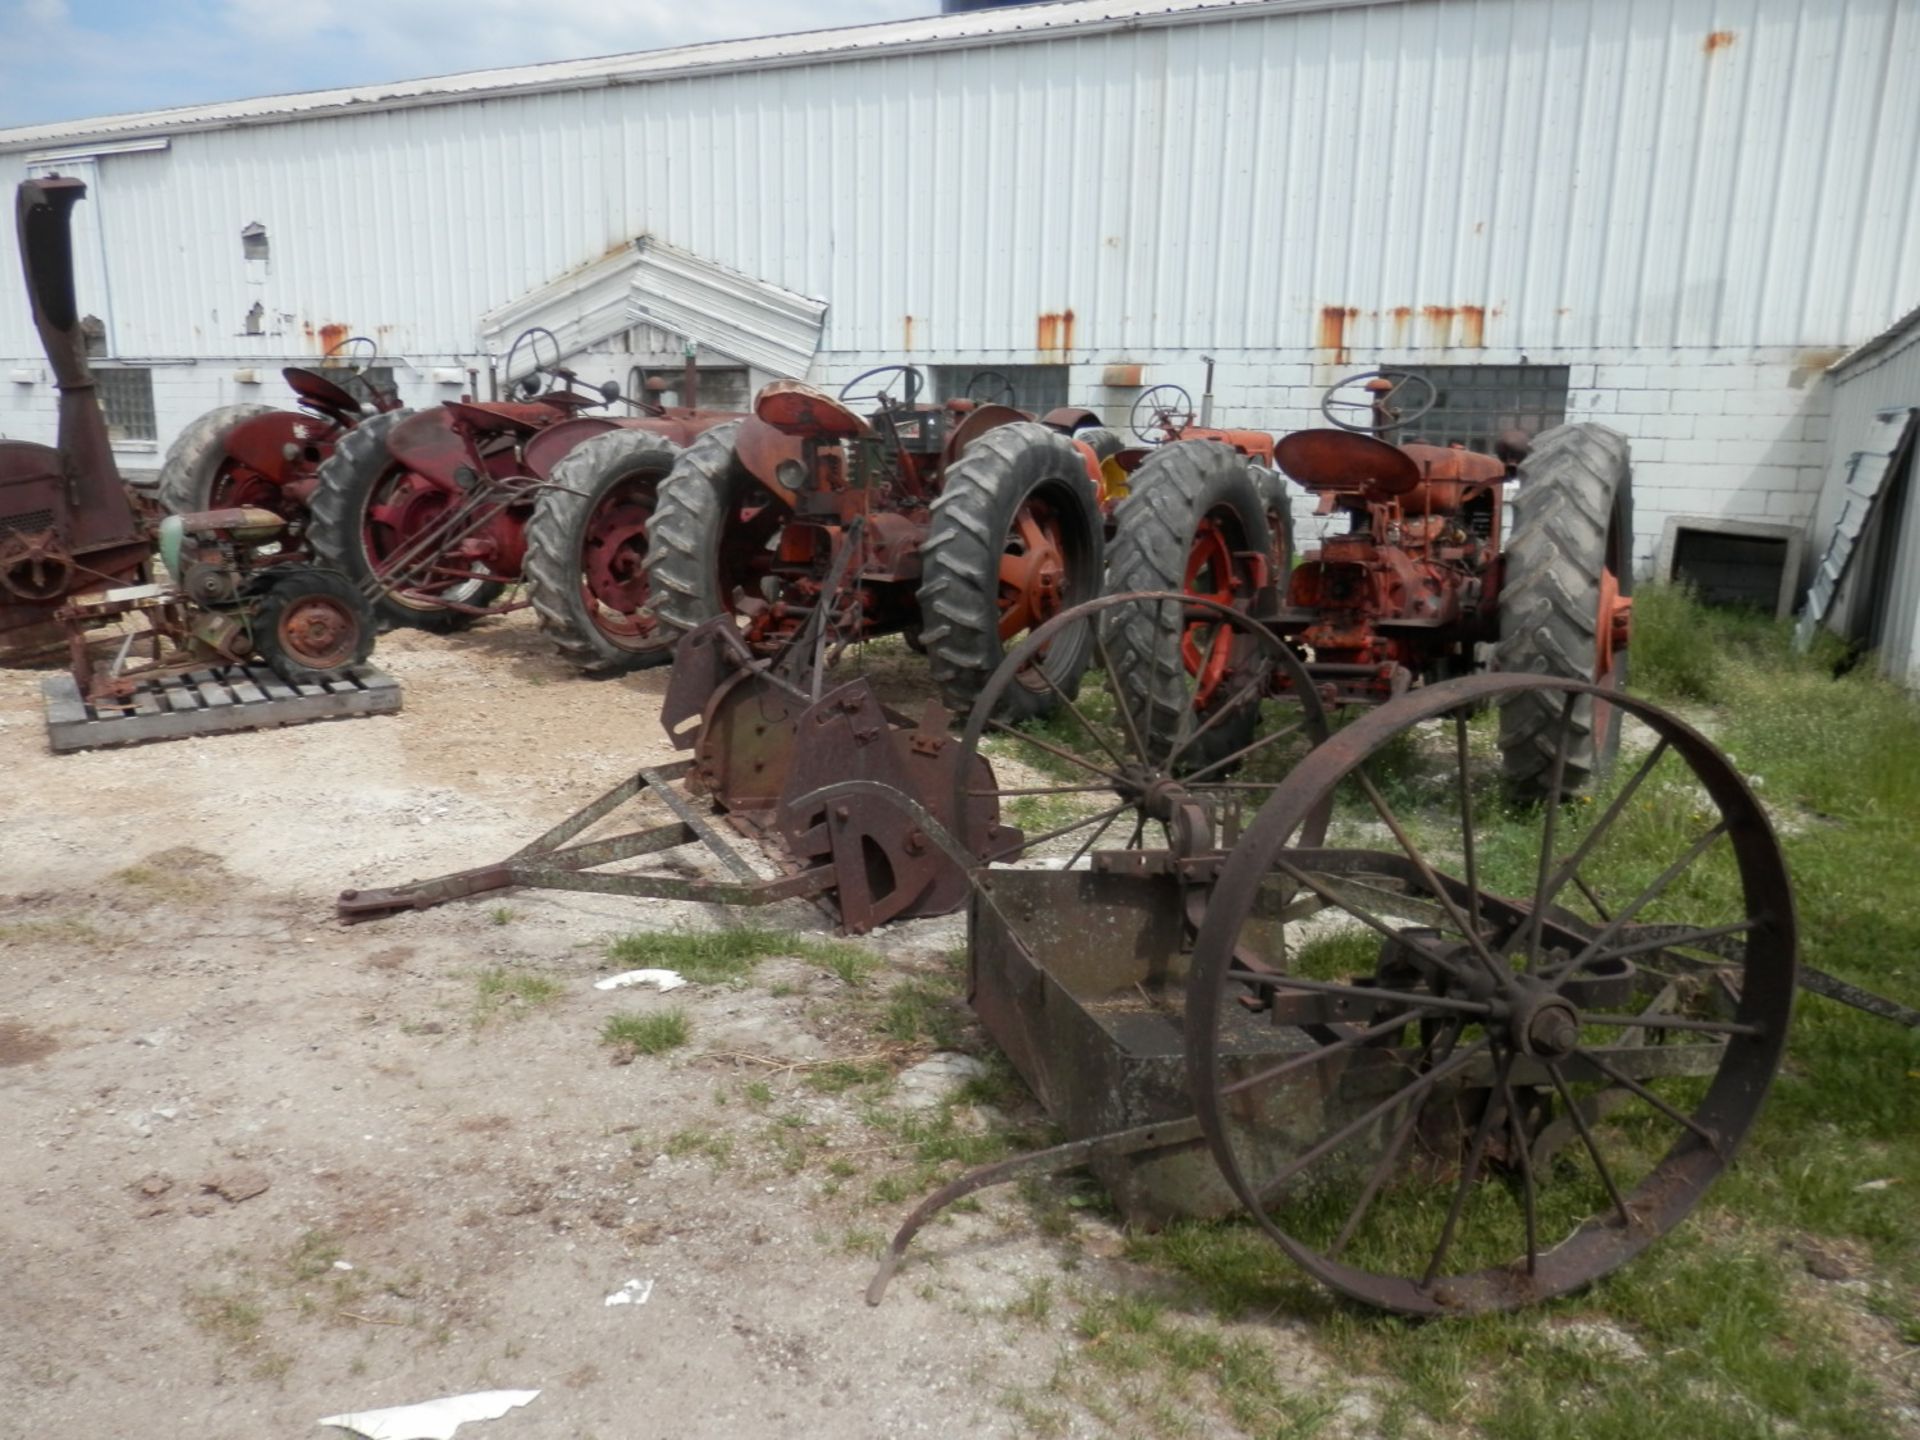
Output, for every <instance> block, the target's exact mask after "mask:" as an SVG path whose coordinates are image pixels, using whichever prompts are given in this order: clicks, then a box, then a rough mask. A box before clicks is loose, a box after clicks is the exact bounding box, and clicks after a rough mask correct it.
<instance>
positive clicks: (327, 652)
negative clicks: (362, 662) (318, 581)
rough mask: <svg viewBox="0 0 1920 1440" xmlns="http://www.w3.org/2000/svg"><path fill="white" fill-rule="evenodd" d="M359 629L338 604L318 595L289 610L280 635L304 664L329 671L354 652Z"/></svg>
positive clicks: (281, 622) (299, 602) (281, 625)
mask: <svg viewBox="0 0 1920 1440" xmlns="http://www.w3.org/2000/svg"><path fill="white" fill-rule="evenodd" d="M356 628H357V627H356V626H355V624H354V620H353V617H352V616H350V615H348V614H347V613H346V611H345V610H343V609H342V608H341V607H340V605H339V604H338V603H337V602H335V601H333V600H329V599H326V598H324V597H320V596H315V597H312V598H309V599H305V600H300V601H297V602H295V603H294V604H293V605H290V606H288V607H287V611H286V614H285V615H284V616H283V617H282V618H281V621H280V636H281V639H282V640H283V641H284V642H285V643H286V647H287V649H288V650H290V651H291V652H292V653H293V654H295V655H297V656H299V657H300V659H301V661H302V662H303V663H305V664H307V665H309V666H311V667H312V668H313V669H315V670H328V669H331V668H333V667H334V666H335V665H338V664H340V663H341V661H342V659H344V657H345V656H346V655H347V654H348V653H350V652H351V651H352V648H353V640H354V633H355V630H356Z"/></svg>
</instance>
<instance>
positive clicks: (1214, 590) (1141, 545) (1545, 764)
mask: <svg viewBox="0 0 1920 1440" xmlns="http://www.w3.org/2000/svg"><path fill="white" fill-rule="evenodd" d="M1356 387H1360V394H1362V395H1364V396H1365V398H1364V399H1361V398H1354V397H1353V393H1352V392H1353V391H1354V390H1355V388H1356ZM1436 399H1437V392H1436V391H1435V389H1434V387H1433V386H1432V384H1431V382H1429V381H1428V380H1426V379H1425V377H1423V376H1420V375H1418V374H1414V373H1412V372H1407V371H1369V372H1366V373H1364V374H1360V375H1355V376H1350V377H1348V378H1347V379H1345V380H1342V381H1341V382H1339V383H1338V384H1337V385H1335V386H1333V387H1332V388H1331V389H1329V391H1328V392H1327V394H1326V396H1325V397H1324V399H1323V401H1322V410H1323V412H1324V413H1325V414H1326V416H1327V418H1328V419H1329V420H1331V421H1332V422H1333V425H1334V427H1335V428H1328V429H1317V430H1303V431H1300V432H1297V433H1295V434H1292V435H1289V436H1287V437H1286V438H1285V439H1284V440H1282V441H1280V442H1279V444H1278V445H1277V446H1275V447H1274V452H1273V454H1274V460H1275V461H1276V462H1277V464H1278V466H1279V468H1280V469H1281V470H1282V471H1284V472H1285V473H1286V475H1287V476H1288V477H1289V478H1291V479H1292V480H1293V481H1295V482H1296V483H1298V484H1299V485H1301V486H1302V487H1303V488H1305V489H1306V490H1308V491H1309V492H1311V493H1312V494H1314V495H1315V496H1317V497H1318V501H1319V504H1318V508H1317V511H1316V513H1317V514H1318V515H1321V516H1325V517H1329V518H1330V519H1335V520H1338V521H1344V528H1342V529H1337V530H1334V531H1332V532H1330V533H1328V534H1327V535H1326V536H1325V537H1324V538H1323V540H1322V541H1321V544H1320V546H1319V548H1317V549H1314V550H1310V551H1308V552H1307V554H1306V555H1305V557H1304V558H1303V559H1302V560H1301V562H1300V563H1299V564H1298V565H1296V566H1294V567H1293V568H1292V571H1291V573H1290V574H1287V573H1285V572H1276V570H1275V568H1274V567H1273V566H1272V565H1271V563H1270V558H1271V554H1272V546H1271V540H1270V534H1269V533H1268V532H1267V526H1266V523H1265V511H1266V507H1265V505H1264V504H1263V503H1262V498H1261V497H1260V495H1259V494H1258V493H1257V490H1256V487H1255V485H1254V484H1253V482H1252V480H1251V478H1250V476H1249V472H1248V464H1247V456H1246V455H1245V454H1244V453H1243V452H1242V451H1241V450H1239V449H1236V448H1234V447H1233V446H1231V445H1230V444H1228V443H1226V442H1224V441H1222V440H1217V439H1193V438H1187V439H1182V440H1179V441H1176V442H1174V443H1172V444H1168V445H1164V446H1162V447H1160V448H1159V449H1157V450H1156V451H1155V452H1154V453H1153V454H1152V456H1151V457H1150V458H1149V459H1148V460H1147V461H1146V462H1145V463H1144V464H1142V465H1141V466H1140V468H1139V470H1138V471H1137V472H1136V474H1135V476H1134V481H1133V488H1132V494H1131V496H1130V497H1129V499H1128V500H1127V501H1126V502H1125V503H1124V504H1123V505H1122V506H1121V508H1120V510H1119V512H1118V514H1117V517H1116V518H1117V526H1116V534H1115V537H1114V542H1113V547H1112V561H1111V564H1110V566H1109V577H1108V583H1109V588H1110V589H1113V590H1116V591H1127V590H1166V589H1184V590H1186V591H1188V592H1189V593H1195V594H1200V595H1204V596H1207V597H1208V598H1210V599H1215V600H1218V601H1221V602H1222V603H1227V604H1230V605H1232V606H1233V607H1234V608H1236V609H1239V610H1242V611H1244V612H1245V613H1248V614H1250V615H1252V616H1253V617H1254V618H1256V619H1258V620H1260V621H1261V622H1263V623H1264V624H1266V625H1267V626H1268V627H1270V628H1271V629H1272V630H1274V631H1276V632H1277V633H1279V634H1280V635H1282V636H1284V637H1285V638H1286V639H1287V640H1288V641H1289V642H1290V643H1291V644H1292V645H1293V647H1294V648H1295V649H1296V650H1297V651H1298V652H1299V653H1300V654H1301V655H1302V657H1303V658H1304V659H1305V660H1306V662H1307V664H1306V669H1307V674H1308V675H1309V677H1310V678H1311V679H1312V681H1313V682H1314V684H1315V687H1316V689H1317V690H1318V692H1319V694H1320V697H1321V699H1322V700H1323V701H1324V702H1325V703H1327V704H1330V705H1353V704H1360V705H1372V704H1378V703H1380V702H1381V701H1384V700H1387V699H1389V698H1391V697H1392V696H1395V695H1398V694H1400V693H1402V692H1403V691H1405V690H1406V689H1408V688H1409V687H1410V686H1413V685H1418V684H1425V683H1429V682H1431V681H1436V680H1440V679H1444V678H1447V677H1450V676H1454V675H1462V674H1466V673H1469V672H1470V671H1473V670H1475V669H1476V668H1481V667H1483V666H1484V665H1486V664H1487V663H1488V657H1489V655H1490V656H1491V663H1492V666H1493V667H1494V668H1497V669H1499V670H1503V671H1520V672H1528V673H1538V674H1547V675H1554V676H1559V677H1561V678H1565V679H1574V680H1583V681H1589V682H1592V683H1597V684H1599V685H1601V686H1603V687H1607V688H1618V687H1619V686H1620V685H1621V684H1622V683H1623V682H1624V679H1625V674H1626V654H1625V651H1626V645H1627V637H1628V632H1629V629H1630V624H1631V614H1632V601H1631V599H1630V598H1629V592H1630V590H1631V585H1632V569H1631V558H1632V543H1633V512H1632V503H1633V502H1632V479H1631V472H1630V468H1629V459H1628V449H1627V442H1626V439H1625V437H1624V436H1621V435H1619V434H1617V433H1616V432H1614V431H1611V430H1608V429H1605V428H1604V427H1602V426H1598V425H1563V426H1560V427H1559V428H1557V429H1554V430H1550V431H1548V432H1547V433H1545V434H1544V435H1541V436H1540V437H1538V439H1537V440H1534V441H1532V442H1529V441H1528V440H1527V437H1525V436H1524V435H1521V434H1509V435H1506V436H1503V437H1502V438H1501V441H1500V444H1499V446H1498V447H1497V448H1498V450H1499V453H1498V454H1497V455H1484V454H1479V453H1476V452H1473V451H1469V450H1466V449H1464V448H1463V447H1461V446H1458V445H1448V446H1438V445H1428V444H1422V443H1419V442H1417V441H1412V440H1403V441H1396V442H1392V443H1390V442H1389V441H1388V440H1386V439H1384V438H1382V437H1383V436H1385V435H1388V434H1392V433H1395V432H1404V431H1406V430H1407V429H1408V427H1410V426H1413V425H1414V424H1415V423H1416V422H1417V421H1418V420H1419V419H1420V417H1421V416H1423V415H1425V414H1426V413H1427V412H1428V411H1429V410H1431V409H1432V408H1433V405H1434V403H1435V400H1436ZM1356 412H1358V413H1360V414H1361V415H1363V416H1364V418H1363V419H1354V418H1352V417H1353V415H1354V414H1355V413H1356ZM1510 483H1512V484H1514V485H1515V488H1516V490H1517V493H1516V494H1515V495H1514V497H1513V504H1514V511H1515V516H1516V523H1515V527H1514V534H1513V536H1512V538H1511V540H1509V541H1506V542H1505V543H1504V544H1503V518H1502V508H1503V502H1504V501H1505V500H1506V498H1507V495H1508V486H1509V484H1510ZM1282 581H1284V583H1281V582H1282ZM1107 640H1108V645H1109V647H1110V649H1111V650H1112V652H1113V655H1114V659H1115V661H1116V663H1117V664H1118V665H1119V666H1120V667H1121V668H1122V670H1123V673H1124V675H1125V677H1126V679H1125V681H1124V683H1125V684H1126V685H1127V686H1129V687H1130V688H1131V690H1132V693H1133V694H1134V697H1135V702H1136V704H1137V706H1138V707H1139V711H1140V714H1141V715H1142V716H1143V717H1145V722H1146V723H1147V724H1149V725H1150V726H1152V727H1154V728H1156V729H1159V728H1163V727H1164V725H1165V723H1166V722H1165V721H1164V719H1163V718H1162V717H1160V716H1159V714H1158V710H1159V708H1160V707H1159V706H1158V702H1157V691H1156V686H1157V685H1158V684H1160V683H1161V681H1162V680H1164V679H1165V676H1166V673H1167V667H1169V666H1173V665H1178V666H1179V667H1180V668H1181V669H1182V670H1183V671H1184V672H1185V674H1186V675H1187V676H1198V677H1200V678H1201V682H1202V683H1201V691H1202V706H1201V709H1202V711H1203V712H1204V710H1205V701H1206V697H1208V696H1211V695H1213V694H1218V695H1221V696H1227V695H1236V696H1237V695H1240V694H1242V693H1244V686H1242V687H1240V688H1239V689H1235V688H1234V687H1232V686H1231V685H1230V683H1229V682H1230V680H1231V679H1232V677H1233V676H1234V675H1235V674H1236V673H1237V672H1236V666H1237V665H1238V664H1239V658H1238V656H1237V653H1236V651H1235V649H1234V642H1233V639H1232V636H1231V635H1230V634H1229V633H1228V632H1227V631H1226V630H1224V629H1223V628H1222V627H1220V626H1218V625H1217V624H1214V623H1211V622H1209V621H1208V620H1207V619H1206V618H1205V617H1204V616H1202V615H1199V614H1195V615H1193V616H1189V617H1186V618H1185V619H1182V618H1180V617H1165V618H1163V620H1162V621H1161V622H1160V624H1159V626H1158V627H1157V628H1156V626H1155V625H1154V624H1150V623H1148V622H1147V621H1146V620H1144V619H1143V618H1141V616H1140V614H1139V613H1138V612H1136V613H1135V614H1134V616H1133V618H1132V620H1131V621H1130V623H1129V624H1128V625H1127V626H1124V627H1117V628H1116V630H1115V633H1113V634H1112V635H1110V636H1108V637H1107ZM1482 647H1486V648H1485V649H1483V648H1482ZM1541 693H1542V694H1544V692H1541ZM1252 708H1253V707H1251V706H1248V707H1246V709H1247V710H1248V711H1249V713H1246V714H1241V715H1233V716H1226V715H1223V716H1221V717H1219V719H1217V720H1216V721H1214V722H1213V725H1212V728H1211V730H1210V732H1209V733H1208V734H1206V735H1204V736H1202V737H1201V739H1200V743H1198V744H1196V745H1192V746H1189V748H1188V749H1187V751H1186V753H1187V754H1189V755H1191V756H1192V757H1193V758H1194V759H1195V760H1196V761H1198V762H1200V763H1203V764H1204V763H1205V757H1206V756H1207V755H1209V754H1211V753H1215V752H1218V753H1226V752H1227V751H1230V750H1234V749H1238V748H1240V747H1241V746H1243V745H1244V744H1245V741H1246V736H1247V734H1248V733H1249V731H1248V727H1249V726H1251V724H1252V723H1253V718H1252V715H1251V713H1250V712H1251V709H1252ZM1560 719H1561V717H1560V715H1559V714H1558V712H1557V711H1554V710H1552V709H1551V706H1550V705H1549V703H1548V702H1547V701H1545V700H1542V699H1540V698H1539V696H1538V695H1535V694H1533V693H1532V692H1519V693H1518V694H1517V695H1516V697H1515V698H1514V699H1513V700H1512V701H1511V702H1510V703H1508V704H1507V705H1506V707H1505V708H1504V709H1503V710H1502V713H1501V723H1500V749H1501V754H1502V757H1503V768H1504V773H1505V778H1506V780H1507V783H1508V785H1509V787H1510V789H1511V790H1512V791H1514V792H1515V793H1516V794H1518V795H1521V796H1523V797H1529V798H1544V797H1545V796H1546V795H1547V794H1548V792H1549V791H1551V790H1553V789H1554V787H1555V784H1556V782H1555V781H1554V779H1553V778H1552V776H1551V775H1550V773H1549V772H1550V771H1551V769H1552V761H1553V757H1554V752H1555V748H1556V747H1555V744H1554V738H1553V733H1552V732H1553V730H1554V729H1555V727H1557V726H1558V725H1559V723H1560ZM1567 723H1568V725H1569V726H1570V733H1571V740H1570V743H1569V746H1568V749H1567V758H1566V760H1565V763H1564V766H1563V767H1562V771H1561V773H1560V776H1559V779H1558V781H1557V784H1558V789H1559V793H1561V794H1568V793H1572V792H1574V791H1577V790H1578V789H1579V788H1580V787H1581V786H1582V785H1583V784H1584V783H1585V782H1586V781H1587V780H1588V779H1590V778H1591V777H1592V776H1593V775H1594V774H1596V773H1598V772H1600V771H1602V770H1604V769H1605V768H1606V767H1607V766H1608V765H1609V763H1610V762H1611V760H1612V757H1613V754H1614V751H1615V749H1616V748H1617V746H1618V743H1619V736H1618V730H1617V727H1616V726H1615V725H1614V724H1613V708H1612V707H1611V706H1610V705H1608V704H1606V703H1605V702H1604V701H1596V700H1593V699H1590V698H1584V697H1583V698H1582V699H1580V700H1579V701H1578V702H1577V704H1576V705H1575V706H1574V709H1573V713H1572V714H1571V715H1570V716H1569V717H1568V721H1567ZM1169 743H1172V742H1171V739H1170V738H1169Z"/></svg>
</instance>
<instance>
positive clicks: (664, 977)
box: [593, 970, 687, 990]
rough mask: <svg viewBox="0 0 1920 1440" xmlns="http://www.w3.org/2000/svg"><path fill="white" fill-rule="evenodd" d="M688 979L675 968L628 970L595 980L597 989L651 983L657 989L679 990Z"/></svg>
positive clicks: (621, 987) (594, 985) (620, 987)
mask: <svg viewBox="0 0 1920 1440" xmlns="http://www.w3.org/2000/svg"><path fill="white" fill-rule="evenodd" d="M686 983H687V982H686V980H685V979H684V978H683V977H682V976H681V975H680V974H679V972H678V971H674V970H627V971H623V972H622V973H620V974H618V975H609V976H608V977H607V978H606V979H604V980H596V981H594V982H593V988H594V989H596V990H620V989H624V988H625V987H626V986H628V985H651V986H653V988H654V989H656V990H678V989H679V988H680V987H681V986H682V985H684V984H686Z"/></svg>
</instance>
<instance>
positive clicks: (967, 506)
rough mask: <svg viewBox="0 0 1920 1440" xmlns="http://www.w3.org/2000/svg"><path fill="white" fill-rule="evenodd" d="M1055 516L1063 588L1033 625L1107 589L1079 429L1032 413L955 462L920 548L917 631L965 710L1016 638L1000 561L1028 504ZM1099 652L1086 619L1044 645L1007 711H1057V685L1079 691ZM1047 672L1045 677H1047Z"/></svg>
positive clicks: (948, 691) (1063, 691)
mask: <svg viewBox="0 0 1920 1440" xmlns="http://www.w3.org/2000/svg"><path fill="white" fill-rule="evenodd" d="M1023 514H1025V515H1027V517H1028V518H1029V519H1030V520H1034V521H1038V522H1040V523H1042V524H1051V526H1052V527H1053V537H1054V538H1055V539H1056V540H1057V543H1058V546H1059V550H1060V562H1061V566H1060V574H1059V576H1058V594H1052V595H1048V596H1047V597H1046V598H1045V600H1044V604H1043V607H1041V608H1040V609H1036V608H1035V606H1034V605H1033V601H1032V597H1028V599H1027V606H1028V609H1029V610H1030V611H1032V612H1033V613H1032V614H1031V623H1030V625H1026V626H1021V627H1019V628H1020V629H1021V630H1025V629H1028V628H1031V627H1032V626H1037V625H1039V624H1040V623H1041V622H1042V621H1043V620H1046V619H1048V618H1050V617H1051V616H1052V615H1055V614H1058V613H1059V612H1060V611H1062V610H1066V609H1068V608H1069V607H1071V606H1074V605H1078V604H1080V603H1081V602H1082V601H1084V600H1092V599H1094V598H1095V597H1096V596H1098V595H1099V593H1100V583H1101V572H1102V569H1103V566H1102V559H1103V552H1104V550H1105V528H1104V525H1103V524H1102V521H1101V517H1100V501H1099V497H1098V496H1097V495H1096V494H1095V493H1094V489H1093V485H1092V483H1091V482H1090V481H1089V480H1088V478H1087V467H1086V465H1085V463H1084V462H1083V461H1082V459H1081V457H1080V452H1079V451H1078V450H1077V449H1075V448H1074V444H1073V441H1072V440H1070V439H1068V438H1067V437H1066V436H1065V435H1062V434H1060V433H1059V432H1058V431H1056V430H1049V429H1047V428H1046V427H1045V426H1044V425H1040V424H1037V423H1034V422H1032V421H1020V422H1018V423H1015V424H1012V425H1002V426H1000V427H999V428H998V429H995V430H991V431H988V432H987V433H986V434H985V435H983V436H981V437H980V438H979V439H978V440H977V441H975V442H974V443H973V444H972V445H970V446H969V447H968V448H967V453H966V454H964V455H962V456H961V457H960V458H959V459H958V460H956V461H954V462H953V464H951V465H950V466H948V467H947V473H946V479H945V482H944V484H943V485H942V487H941V491H940V498H939V499H937V500H935V501H934V502H933V518H932V520H931V522H930V523H929V525H928V528H927V538H926V542H925V543H924V544H923V545H922V546H921V548H920V554H921V559H922V562H923V569H922V571H921V579H920V595H919V601H920V626H921V628H920V640H921V643H922V644H923V645H925V647H926V651H927V661H928V665H929V667H930V668H931V670H932V671H933V679H934V683H935V684H936V685H937V686H938V687H939V689H940V698H941V700H942V702H943V703H944V704H945V705H946V707H947V708H948V709H949V710H951V711H952V712H954V713H955V714H965V713H966V712H967V710H968V709H970V708H971V707H972V705H973V702H974V699H975V697H976V696H978V695H979V693H980V691H981V689H982V688H983V687H984V686H985V685H986V683H987V681H988V680H989V679H990V678H992V675H993V672H994V670H995V669H996V668H998V666H999V664H1000V662H1001V660H1002V659H1004V658H1005V656H1006V652H1007V650H1008V649H1009V648H1010V645H1009V643H1008V642H1010V641H1011V640H1012V639H1013V635H1011V634H1009V635H1006V636H1004V637H1003V636H1002V634H1001V628H1002V625H1003V623H1005V617H1006V616H1007V614H1008V612H1009V610H1010V609H1011V608H1012V605H1013V604H1015V603H1017V601H1016V600H1014V599H1013V598H1012V597H1007V596H1003V594H1002V588H1003V587H1002V584H1001V578H1000V577H1001V566H1002V562H1003V561H1005V560H1006V559H1008V558H1009V557H1013V556H1018V555H1020V554H1022V553H1024V552H1022V551H1020V550H1019V549H1018V548H1017V547H1018V546H1019V545H1020V544H1021V541H1020V539H1019V534H1018V531H1019V526H1020V521H1021V517H1022V515H1023ZM1092 658H1093V632H1092V628H1091V626H1090V625H1082V626H1080V627H1078V628H1076V629H1074V630H1073V631H1072V632H1071V633H1069V634H1063V635H1061V636H1059V637H1058V638H1057V639H1055V640H1054V641H1053V643H1052V644H1051V645H1049V646H1048V648H1047V652H1046V654H1045V655H1044V656H1043V657H1042V658H1041V659H1040V660H1039V662H1038V664H1037V665H1036V666H1034V667H1033V669H1034V670H1036V671H1038V672H1039V673H1038V674H1034V675H1031V676H1028V675H1023V676H1022V677H1021V683H1020V684H1017V685H1010V686H1008V687H1007V699H1006V702H1005V705H1004V708H1003V709H1002V711H1001V718H1002V719H1005V720H1026V719H1031V718H1034V717H1036V716H1039V715H1044V714H1046V713H1048V712H1049V711H1051V710H1052V709H1053V708H1054V707H1055V706H1056V705H1057V704H1058V703H1059V699H1058V695H1057V694H1056V693H1055V692H1056V690H1057V691H1058V694H1059V695H1066V696H1069V697H1071V696H1073V695H1076V694H1077V693H1078V692H1079V688H1080V677H1081V675H1082V674H1083V673H1085V671H1086V668H1087V664H1088V662H1089V661H1090V660H1091V659H1092ZM1041 676H1044V677H1045V678H1044V680H1043V679H1042V678H1041Z"/></svg>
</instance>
